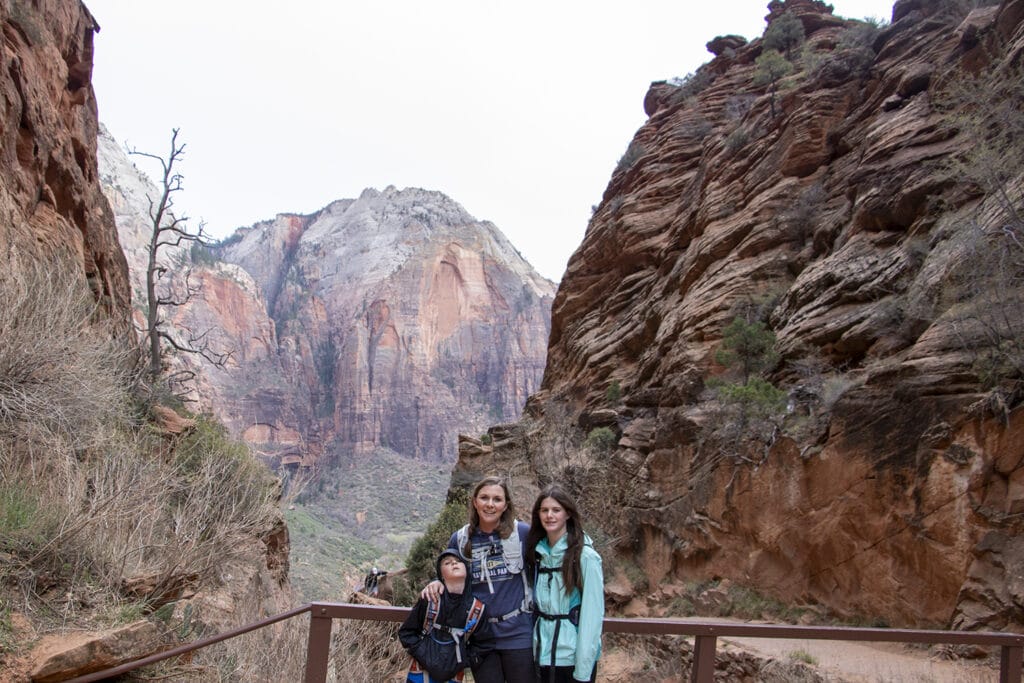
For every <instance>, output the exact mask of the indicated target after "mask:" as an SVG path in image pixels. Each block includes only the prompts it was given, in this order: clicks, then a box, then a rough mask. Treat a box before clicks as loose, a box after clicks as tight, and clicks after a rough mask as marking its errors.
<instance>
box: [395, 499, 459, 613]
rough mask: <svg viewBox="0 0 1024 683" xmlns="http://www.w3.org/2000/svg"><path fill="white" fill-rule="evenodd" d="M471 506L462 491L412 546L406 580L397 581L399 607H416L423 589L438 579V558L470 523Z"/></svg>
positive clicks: (396, 596) (406, 564)
mask: <svg viewBox="0 0 1024 683" xmlns="http://www.w3.org/2000/svg"><path fill="white" fill-rule="evenodd" d="M468 505H469V496H468V495H467V492H466V491H464V490H462V489H458V490H457V491H456V492H455V493H454V494H453V495H452V497H451V499H450V500H448V502H446V503H445V505H444V507H443V508H441V512H440V513H439V514H438V516H437V519H436V520H434V523H433V524H431V525H430V526H429V527H427V530H426V532H424V534H423V535H422V536H420V537H419V538H418V539H416V542H415V543H413V544H412V548H410V550H409V556H408V558H407V559H406V561H405V568H406V570H407V572H406V575H405V577H404V578H405V580H404V581H402V582H398V581H396V582H395V602H396V604H406V605H411V604H413V603H414V602H415V601H416V596H417V595H418V594H419V591H420V589H422V588H423V586H425V585H427V583H429V582H430V581H432V580H433V579H434V578H436V577H435V575H434V573H435V564H436V563H437V556H438V555H439V554H440V553H441V551H442V550H444V549H445V548H447V547H448V541H449V540H451V537H452V534H454V533H455V532H456V531H458V529H459V528H460V527H461V526H463V525H464V524H465V523H466V511H467V509H468Z"/></svg>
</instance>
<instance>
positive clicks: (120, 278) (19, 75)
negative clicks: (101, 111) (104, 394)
mask: <svg viewBox="0 0 1024 683" xmlns="http://www.w3.org/2000/svg"><path fill="white" fill-rule="evenodd" d="M0 24H2V27H3V53H2V59H3V62H4V69H3V74H2V75H0V91H2V93H3V107H4V111H3V116H2V117H0V264H2V267H0V270H2V271H3V272H4V273H5V274H10V273H11V272H12V269H15V268H17V267H22V268H24V267H27V266H30V265H31V264H32V263H36V262H46V263H47V264H51V265H52V267H57V268H62V269H65V270H67V271H68V272H70V273H73V274H75V275H77V276H79V277H81V278H82V283H83V287H85V286H88V287H89V289H90V290H91V291H92V293H93V295H94V296H95V298H96V299H97V301H98V302H100V303H101V304H102V306H103V307H104V309H105V310H106V312H107V314H108V315H109V316H111V317H112V318H113V319H114V320H115V321H116V322H117V324H118V327H119V329H120V331H121V333H122V334H124V335H125V337H126V338H127V337H128V331H129V329H130V328H129V324H128V310H129V297H130V292H129V287H128V268H127V264H126V262H125V257H124V254H123V253H122V251H121V248H120V246H119V245H118V241H117V232H116V230H115V227H114V221H113V217H112V215H111V212H110V207H109V205H108V204H107V202H106V201H105V200H104V198H103V194H102V192H101V189H100V183H99V174H98V172H97V167H96V134H97V128H98V124H97V119H96V95H95V93H94V91H93V88H92V83H91V77H92V57H93V38H94V35H93V34H94V31H96V30H97V26H96V22H95V20H94V19H93V17H92V15H91V14H89V11H88V10H87V9H86V8H85V6H84V5H82V4H81V3H79V2H68V1H66V0H43V1H41V2H36V3H32V4H28V3H23V2H14V3H11V2H4V3H0Z"/></svg>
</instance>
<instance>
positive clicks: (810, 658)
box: [789, 650, 818, 666]
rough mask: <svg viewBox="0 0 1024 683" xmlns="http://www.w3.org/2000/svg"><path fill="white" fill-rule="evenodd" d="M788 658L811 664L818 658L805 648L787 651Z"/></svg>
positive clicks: (816, 661)
mask: <svg viewBox="0 0 1024 683" xmlns="http://www.w3.org/2000/svg"><path fill="white" fill-rule="evenodd" d="M789 658H790V659H792V660H793V661H795V662H803V663H804V664H810V665H812V666H813V665H815V664H817V663H818V658H817V657H815V656H814V655H812V654H811V653H810V652H808V651H807V650H793V651H792V652H790V653H789Z"/></svg>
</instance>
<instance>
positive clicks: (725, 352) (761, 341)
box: [715, 317, 779, 384]
mask: <svg viewBox="0 0 1024 683" xmlns="http://www.w3.org/2000/svg"><path fill="white" fill-rule="evenodd" d="M778 357H779V355H778V352H776V351H775V333H774V332H772V331H771V330H769V329H768V328H767V327H766V326H765V324H764V323H763V322H761V321H760V320H755V321H753V322H748V321H746V320H744V319H743V318H741V317H737V318H733V321H732V322H731V323H729V325H728V326H727V327H726V328H725V330H723V332H722V345H721V346H720V347H719V348H718V350H717V351H716V352H715V361H716V362H718V363H720V364H722V365H725V366H726V367H730V368H736V369H738V370H739V372H740V375H741V376H742V377H743V383H744V384H745V383H746V382H747V381H748V380H749V379H750V377H751V375H753V374H755V373H757V372H761V371H763V370H767V369H768V368H770V367H771V366H773V365H774V364H775V362H776V361H777V360H778Z"/></svg>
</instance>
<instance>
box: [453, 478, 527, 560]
mask: <svg viewBox="0 0 1024 683" xmlns="http://www.w3.org/2000/svg"><path fill="white" fill-rule="evenodd" d="M485 486H500V487H501V490H502V491H504V492H505V503H506V505H505V511H504V512H502V513H501V519H499V520H498V528H497V529H496V531H497V532H498V535H499V536H501V537H502V538H508V537H509V535H511V534H512V533H513V532H515V521H516V508H515V506H514V505H513V504H512V494H510V493H509V490H508V482H507V481H506V480H505V478H504V477H499V476H498V475H496V474H492V475H489V476H486V477H484V478H483V479H481V480H480V481H478V482H477V484H476V486H474V487H473V495H472V496H470V498H469V533H468V534H466V547H465V548H463V549H462V554H463V555H465V556H466V557H473V532H474V531H479V529H480V515H479V513H477V511H476V506H475V505H473V501H475V500H476V494H478V493H480V489H482V488H483V487H485Z"/></svg>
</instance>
